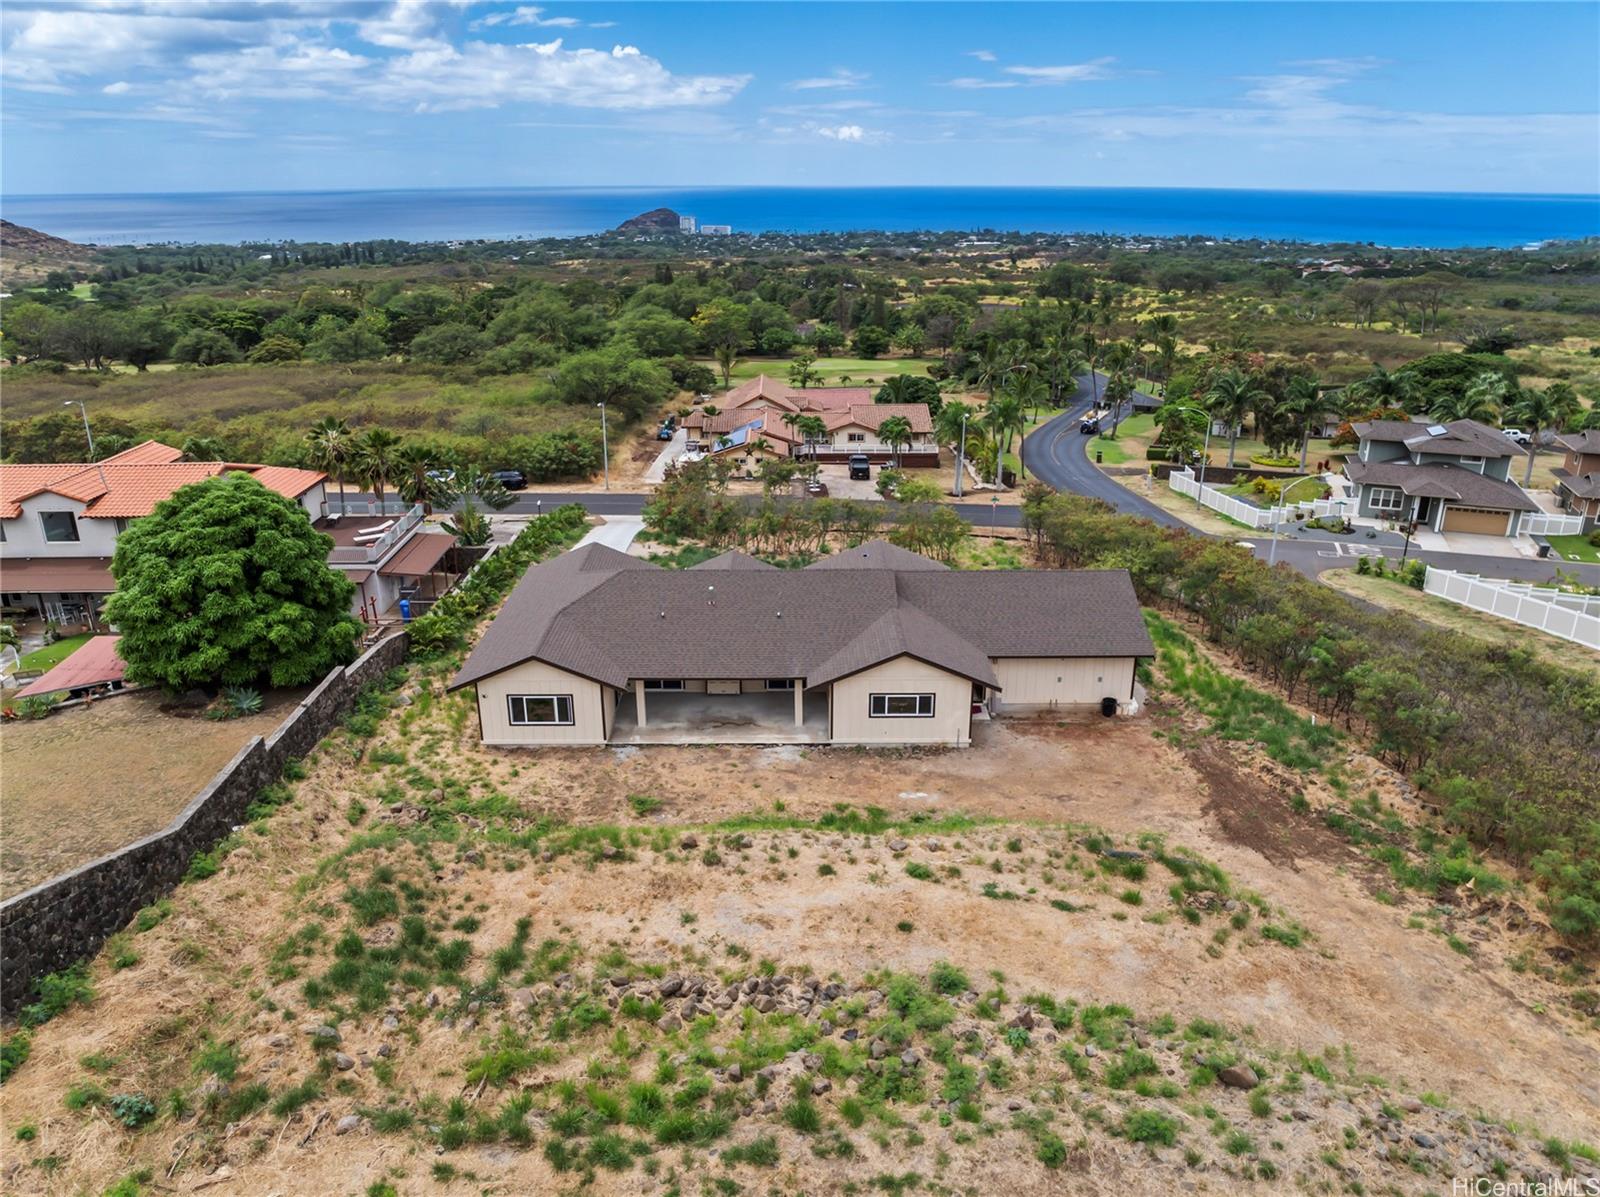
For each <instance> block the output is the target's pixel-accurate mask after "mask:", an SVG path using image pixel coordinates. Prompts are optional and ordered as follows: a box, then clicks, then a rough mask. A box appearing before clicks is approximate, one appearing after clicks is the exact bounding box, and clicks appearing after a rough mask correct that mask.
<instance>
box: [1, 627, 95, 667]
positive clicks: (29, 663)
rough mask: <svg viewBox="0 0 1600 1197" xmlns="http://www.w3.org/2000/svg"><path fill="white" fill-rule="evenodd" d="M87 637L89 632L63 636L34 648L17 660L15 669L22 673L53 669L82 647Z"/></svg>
mask: <svg viewBox="0 0 1600 1197" xmlns="http://www.w3.org/2000/svg"><path fill="white" fill-rule="evenodd" d="M88 639H89V633H88V632H85V633H83V634H82V635H81V636H63V637H62V638H61V639H60V640H57V641H56V642H55V643H54V644H47V645H45V646H44V647H43V648H36V649H34V650H33V651H32V652H31V653H29V654H28V655H27V656H25V657H23V658H22V660H20V661H18V662H17V669H18V671H19V672H22V673H31V672H33V671H34V670H38V671H39V672H40V673H43V672H44V671H45V670H47V669H54V668H55V667H56V666H57V665H59V664H61V662H63V661H65V660H66V659H67V658H68V657H70V656H71V655H72V654H73V653H75V652H77V651H78V650H79V649H80V648H82V647H83V645H84V642H85V641H86V640H88Z"/></svg>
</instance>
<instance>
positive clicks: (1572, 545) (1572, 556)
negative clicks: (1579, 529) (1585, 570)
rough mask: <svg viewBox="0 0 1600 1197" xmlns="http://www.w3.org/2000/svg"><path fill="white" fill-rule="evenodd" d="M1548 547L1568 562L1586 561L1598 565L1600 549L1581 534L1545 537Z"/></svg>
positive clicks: (1599, 562) (1599, 563)
mask: <svg viewBox="0 0 1600 1197" xmlns="http://www.w3.org/2000/svg"><path fill="white" fill-rule="evenodd" d="M1545 539H1546V540H1548V541H1549V542H1550V547H1551V548H1553V549H1554V550H1555V551H1556V552H1558V553H1560V554H1561V555H1562V556H1563V557H1565V558H1566V559H1567V560H1568V561H1588V562H1592V563H1593V564H1595V565H1600V549H1597V548H1595V546H1594V545H1592V544H1590V543H1589V538H1588V537H1587V536H1585V535H1583V534H1581V533H1577V534H1574V535H1572V536H1546V537H1545Z"/></svg>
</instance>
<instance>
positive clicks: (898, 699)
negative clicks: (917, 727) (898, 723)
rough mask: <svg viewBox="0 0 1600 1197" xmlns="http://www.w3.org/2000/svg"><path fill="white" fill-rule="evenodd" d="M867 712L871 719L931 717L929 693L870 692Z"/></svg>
mask: <svg viewBox="0 0 1600 1197" xmlns="http://www.w3.org/2000/svg"><path fill="white" fill-rule="evenodd" d="M867 714H868V715H869V716H871V717H872V718H873V719H932V718H933V695H931V694H871V695H868V706H867Z"/></svg>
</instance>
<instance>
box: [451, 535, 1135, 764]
mask: <svg viewBox="0 0 1600 1197" xmlns="http://www.w3.org/2000/svg"><path fill="white" fill-rule="evenodd" d="M1153 654H1154V647H1153V645H1152V644H1151V642H1150V638H1149V635H1148V634H1147V632H1146V631H1145V627H1144V620H1143V617H1142V616H1141V614H1140V611H1139V605H1138V601H1137V599H1136V598H1135V596H1134V592H1133V584H1132V582H1131V581H1130V580H1129V577H1128V575H1127V573H1126V571H1123V570H1075V571H1068V570H1015V571H954V570H949V569H946V568H945V567H944V566H942V565H940V564H938V563H937V562H934V561H930V560H928V559H927V558H925V557H920V556H918V555H917V554H915V553H911V552H907V551H906V550H904V549H900V548H897V547H896V546H894V545H891V544H888V543H886V542H884V541H870V542H868V543H867V544H865V545H861V546H859V547H857V548H854V549H848V550H846V551H844V552H842V553H840V554H838V555H836V556H834V557H830V558H827V559H825V560H823V561H819V562H817V563H816V564H814V565H812V566H810V567H809V568H807V569H803V570H780V569H776V568H774V567H772V566H770V565H768V564H766V563H765V562H762V561H759V560H757V559H756V558H753V557H749V556H746V555H744V554H742V553H725V554H723V555H722V556H720V557H717V558H714V559H712V560H711V561H707V562H705V563H704V564H702V565H699V566H696V567H694V568H693V569H689V570H667V569H660V568H657V567H656V566H653V565H651V564H649V563H648V562H645V561H641V560H639V559H638V558H636V557H629V556H627V555H625V554H622V553H618V552H616V551H614V550H612V549H609V548H606V547H604V546H603V545H597V544H591V545H587V546H584V547H583V548H580V549H576V550H574V551H572V552H570V553H566V554H564V555H562V556H561V557H558V558H556V559H555V560H552V561H549V562H545V563H544V564H542V565H537V566H535V567H533V568H532V569H530V570H529V571H528V573H527V574H526V575H525V576H524V577H523V579H522V581H521V582H519V583H518V584H517V587H516V589H515V590H514V591H513V592H512V594H511V597H510V598H509V599H508V600H507V602H506V605H505V607H504V609H503V610H502V611H501V613H500V615H499V616H498V617H497V618H496V619H495V621H494V622H493V623H492V624H491V625H490V627H489V629H488V631H487V632H486V633H485V634H484V637H483V639H482V641H481V642H480V643H479V644H478V647H477V648H476V649H474V650H473V652H472V655H471V656H470V657H469V658H468V659H467V662H466V664H465V665H464V666H463V667H462V669H461V672H460V673H458V674H457V675H456V677H455V680H454V681H453V682H452V684H451V688H452V689H459V688H462V687H466V686H471V687H473V688H474V691H475V694H476V697H477V706H478V719H479V727H480V734H481V736H482V738H483V742H484V743H486V744H493V745H500V746H506V747H516V746H530V747H531V746H539V745H550V746H562V745H600V744H646V743H677V744H690V743H702V744H703V743H754V744H773V743H809V744H818V743H820V744H860V745H886V744H942V745H952V746H961V745H966V744H969V743H971V741H972V729H973V723H974V721H975V720H980V721H981V720H985V719H989V718H993V717H996V716H1000V715H1012V714H1024V713H1031V712H1047V711H1072V710H1094V709H1106V708H1107V707H1110V708H1111V709H1119V708H1125V707H1126V705H1127V704H1128V703H1129V702H1130V700H1131V699H1132V698H1133V695H1134V669H1135V666H1136V664H1137V662H1138V659H1139V658H1140V657H1149V656H1152V655H1153Z"/></svg>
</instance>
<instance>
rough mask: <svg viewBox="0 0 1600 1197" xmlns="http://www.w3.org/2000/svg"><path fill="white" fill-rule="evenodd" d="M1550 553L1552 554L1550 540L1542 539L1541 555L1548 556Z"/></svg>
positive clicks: (1540, 544) (1540, 543) (1540, 545)
mask: <svg viewBox="0 0 1600 1197" xmlns="http://www.w3.org/2000/svg"><path fill="white" fill-rule="evenodd" d="M1549 555H1550V542H1549V541H1547V540H1541V541H1540V542H1539V556H1541V557H1548V556H1549Z"/></svg>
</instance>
